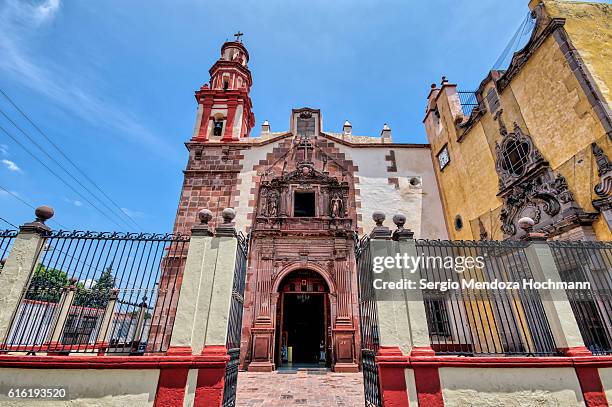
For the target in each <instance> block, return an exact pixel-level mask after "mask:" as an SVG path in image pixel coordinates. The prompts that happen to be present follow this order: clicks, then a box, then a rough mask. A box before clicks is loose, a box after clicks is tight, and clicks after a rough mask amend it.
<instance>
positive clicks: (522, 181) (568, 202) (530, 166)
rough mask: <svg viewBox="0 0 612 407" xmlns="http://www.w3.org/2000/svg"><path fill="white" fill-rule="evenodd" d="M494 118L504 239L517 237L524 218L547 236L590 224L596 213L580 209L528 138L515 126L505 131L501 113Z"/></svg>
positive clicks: (560, 179)
mask: <svg viewBox="0 0 612 407" xmlns="http://www.w3.org/2000/svg"><path fill="white" fill-rule="evenodd" d="M495 119H496V120H498V122H499V128H500V130H499V132H500V134H501V135H502V140H501V141H500V142H499V143H497V144H496V147H495V150H496V155H497V157H496V162H495V167H496V170H497V173H498V176H499V189H500V190H499V193H498V195H499V196H500V197H501V198H502V200H503V201H504V206H503V207H502V210H501V213H500V220H501V222H502V225H501V230H502V231H503V232H504V236H505V237H506V238H512V239H515V238H518V235H517V232H518V220H519V219H521V218H524V217H529V218H531V219H533V221H534V225H535V228H536V229H538V230H541V231H545V232H546V233H548V235H549V236H554V235H556V234H559V233H563V232H564V231H567V230H570V229H572V228H574V227H577V226H580V225H582V226H584V225H589V224H590V223H592V222H593V220H594V219H595V217H596V214H590V213H586V212H584V211H583V210H582V208H580V206H579V205H578V204H577V203H576V202H575V200H574V196H573V194H572V192H571V191H570V190H569V187H568V184H567V180H566V179H565V177H563V176H562V175H561V174H556V173H555V172H553V171H552V170H551V169H550V167H549V165H548V162H546V160H544V157H542V154H541V153H540V152H539V151H538V149H537V148H536V146H535V145H534V144H533V141H532V139H531V137H530V136H529V135H528V134H525V133H523V131H522V129H521V128H520V126H519V125H518V124H517V123H514V128H513V132H511V133H510V132H508V131H507V129H506V126H505V124H504V122H503V119H502V116H501V110H500V111H499V112H498V114H496V117H495Z"/></svg>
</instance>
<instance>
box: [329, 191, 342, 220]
mask: <svg viewBox="0 0 612 407" xmlns="http://www.w3.org/2000/svg"><path fill="white" fill-rule="evenodd" d="M329 207H330V216H331V217H332V218H343V217H344V197H343V196H342V192H335V193H334V194H333V195H332V197H331V199H330V200H329Z"/></svg>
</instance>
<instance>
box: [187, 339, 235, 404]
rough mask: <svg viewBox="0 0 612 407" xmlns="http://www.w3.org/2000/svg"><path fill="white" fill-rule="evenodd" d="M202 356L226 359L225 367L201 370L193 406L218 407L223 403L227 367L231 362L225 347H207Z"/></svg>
mask: <svg viewBox="0 0 612 407" xmlns="http://www.w3.org/2000/svg"><path fill="white" fill-rule="evenodd" d="M202 355H205V356H207V357H212V358H225V363H224V364H223V366H221V365H219V366H217V367H210V368H207V369H200V370H199V371H198V382H197V388H196V392H195V399H194V402H193V405H194V406H195V407H209V406H210V407H216V406H221V404H222V403H223V386H224V384H225V383H224V380H225V367H226V365H227V362H228V361H229V356H228V355H227V348H226V347H225V346H205V347H204V350H203V351H202Z"/></svg>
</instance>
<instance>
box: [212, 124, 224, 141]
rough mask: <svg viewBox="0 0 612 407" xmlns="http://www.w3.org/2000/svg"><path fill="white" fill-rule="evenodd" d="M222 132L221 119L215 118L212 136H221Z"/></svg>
mask: <svg viewBox="0 0 612 407" xmlns="http://www.w3.org/2000/svg"><path fill="white" fill-rule="evenodd" d="M222 134H223V120H215V124H214V127H213V136H215V137H221V135H222Z"/></svg>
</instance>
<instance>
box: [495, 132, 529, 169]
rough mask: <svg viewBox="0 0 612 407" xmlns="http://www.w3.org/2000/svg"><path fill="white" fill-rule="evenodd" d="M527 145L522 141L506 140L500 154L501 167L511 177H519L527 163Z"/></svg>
mask: <svg viewBox="0 0 612 407" xmlns="http://www.w3.org/2000/svg"><path fill="white" fill-rule="evenodd" d="M528 154H529V145H528V144H527V143H526V142H524V141H519V140H508V141H507V142H506V143H505V144H504V149H503V150H502V154H501V159H502V162H501V166H502V169H503V170H504V171H506V172H507V173H509V174H510V175H513V176H516V177H518V176H521V175H523V173H524V172H525V167H526V165H527V162H528Z"/></svg>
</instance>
